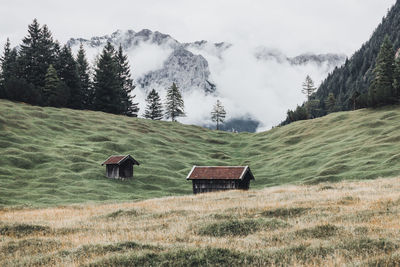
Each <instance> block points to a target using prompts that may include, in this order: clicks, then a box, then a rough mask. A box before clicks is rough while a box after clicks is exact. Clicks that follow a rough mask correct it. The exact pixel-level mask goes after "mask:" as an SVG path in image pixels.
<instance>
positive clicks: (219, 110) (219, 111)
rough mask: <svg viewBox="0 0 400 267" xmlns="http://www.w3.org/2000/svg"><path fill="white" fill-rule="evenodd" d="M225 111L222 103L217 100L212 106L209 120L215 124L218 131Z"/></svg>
mask: <svg viewBox="0 0 400 267" xmlns="http://www.w3.org/2000/svg"><path fill="white" fill-rule="evenodd" d="M225 116H226V111H225V109H224V106H222V103H221V102H220V101H219V100H217V103H216V104H215V105H214V108H213V111H212V112H211V120H212V121H213V122H216V123H217V130H219V124H220V123H223V122H224V120H225Z"/></svg>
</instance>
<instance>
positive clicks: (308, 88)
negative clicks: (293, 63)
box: [301, 75, 317, 101]
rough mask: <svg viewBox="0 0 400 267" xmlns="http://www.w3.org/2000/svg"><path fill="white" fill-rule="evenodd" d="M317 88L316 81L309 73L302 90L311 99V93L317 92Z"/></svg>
mask: <svg viewBox="0 0 400 267" xmlns="http://www.w3.org/2000/svg"><path fill="white" fill-rule="evenodd" d="M316 89H317V88H316V87H315V86H314V82H313V80H312V79H311V77H310V76H309V75H307V77H306V80H305V81H304V83H303V89H302V90H301V92H302V93H303V94H305V95H306V96H307V100H308V101H310V100H311V95H312V94H313V93H314V92H315V90H316Z"/></svg>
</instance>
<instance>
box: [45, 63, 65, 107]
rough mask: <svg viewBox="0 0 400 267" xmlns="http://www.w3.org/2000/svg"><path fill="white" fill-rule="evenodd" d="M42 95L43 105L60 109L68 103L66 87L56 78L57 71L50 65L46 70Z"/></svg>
mask: <svg viewBox="0 0 400 267" xmlns="http://www.w3.org/2000/svg"><path fill="white" fill-rule="evenodd" d="M43 93H44V101H45V102H44V103H45V105H49V106H53V107H62V106H65V105H66V103H67V101H68V96H69V90H68V87H67V86H66V85H65V83H64V82H62V81H61V80H60V79H59V78H58V75H57V71H56V69H55V68H54V67H53V65H50V66H49V68H48V70H47V73H46V76H45V83H44V88H43Z"/></svg>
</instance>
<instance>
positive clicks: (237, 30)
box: [0, 0, 395, 55]
mask: <svg viewBox="0 0 400 267" xmlns="http://www.w3.org/2000/svg"><path fill="white" fill-rule="evenodd" d="M394 3H395V0H334V1H332V0H301V1H299V0H279V1H278V0H274V1H272V0H201V1H198V0H196V1H192V0H144V1H139V0H126V1H123V0H113V1H110V0H107V1H104V0H95V1H94V0H84V1H82V0H79V1H78V0H68V1H58V0H35V1H31V0H12V1H10V0H0V41H1V42H2V43H4V41H5V39H6V38H7V37H9V38H10V39H11V40H12V43H13V44H14V45H16V44H19V43H20V41H21V38H22V37H23V36H24V35H26V30H27V25H28V24H29V23H31V22H32V19H33V18H37V19H38V20H39V22H40V23H41V24H47V25H48V26H49V28H50V30H51V31H52V32H53V34H54V36H55V37H56V39H58V40H59V41H61V42H65V41H67V40H68V39H69V38H70V37H86V38H89V37H92V36H97V35H105V34H109V33H111V32H113V31H115V30H116V29H122V30H127V29H133V30H136V31H138V30H141V29H143V28H149V29H151V30H158V31H160V32H163V33H168V34H170V35H171V36H173V37H174V38H176V39H177V40H178V41H181V42H187V41H194V40H201V39H206V40H210V41H214V42H220V41H228V42H232V43H235V41H236V40H238V39H239V40H242V41H243V40H246V41H248V42H252V43H257V44H260V45H266V46H271V47H279V48H280V49H281V50H282V51H284V52H286V53H288V54H298V53H301V52H305V51H313V52H335V53H345V54H348V55H350V54H351V53H353V52H354V51H355V50H356V49H358V48H359V47H360V45H361V44H362V43H363V42H364V41H366V40H367V39H368V37H369V36H370V35H371V33H372V31H373V29H374V28H375V27H376V26H377V24H378V23H379V22H380V20H381V19H382V17H383V16H384V15H385V14H386V12H387V10H388V9H389V8H390V7H391V6H392V5H393V4H394Z"/></svg>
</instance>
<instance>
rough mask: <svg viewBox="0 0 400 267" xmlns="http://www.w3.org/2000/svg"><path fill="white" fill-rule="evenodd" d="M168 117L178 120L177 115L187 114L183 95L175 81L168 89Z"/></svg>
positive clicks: (166, 114)
mask: <svg viewBox="0 0 400 267" xmlns="http://www.w3.org/2000/svg"><path fill="white" fill-rule="evenodd" d="M165 116H166V118H167V119H169V118H171V120H172V121H176V118H177V117H183V116H185V111H184V103H183V99H182V95H181V93H180V92H179V89H178V87H177V86H176V84H175V83H172V86H171V87H170V88H169V89H168V91H167V102H166V113H165Z"/></svg>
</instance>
